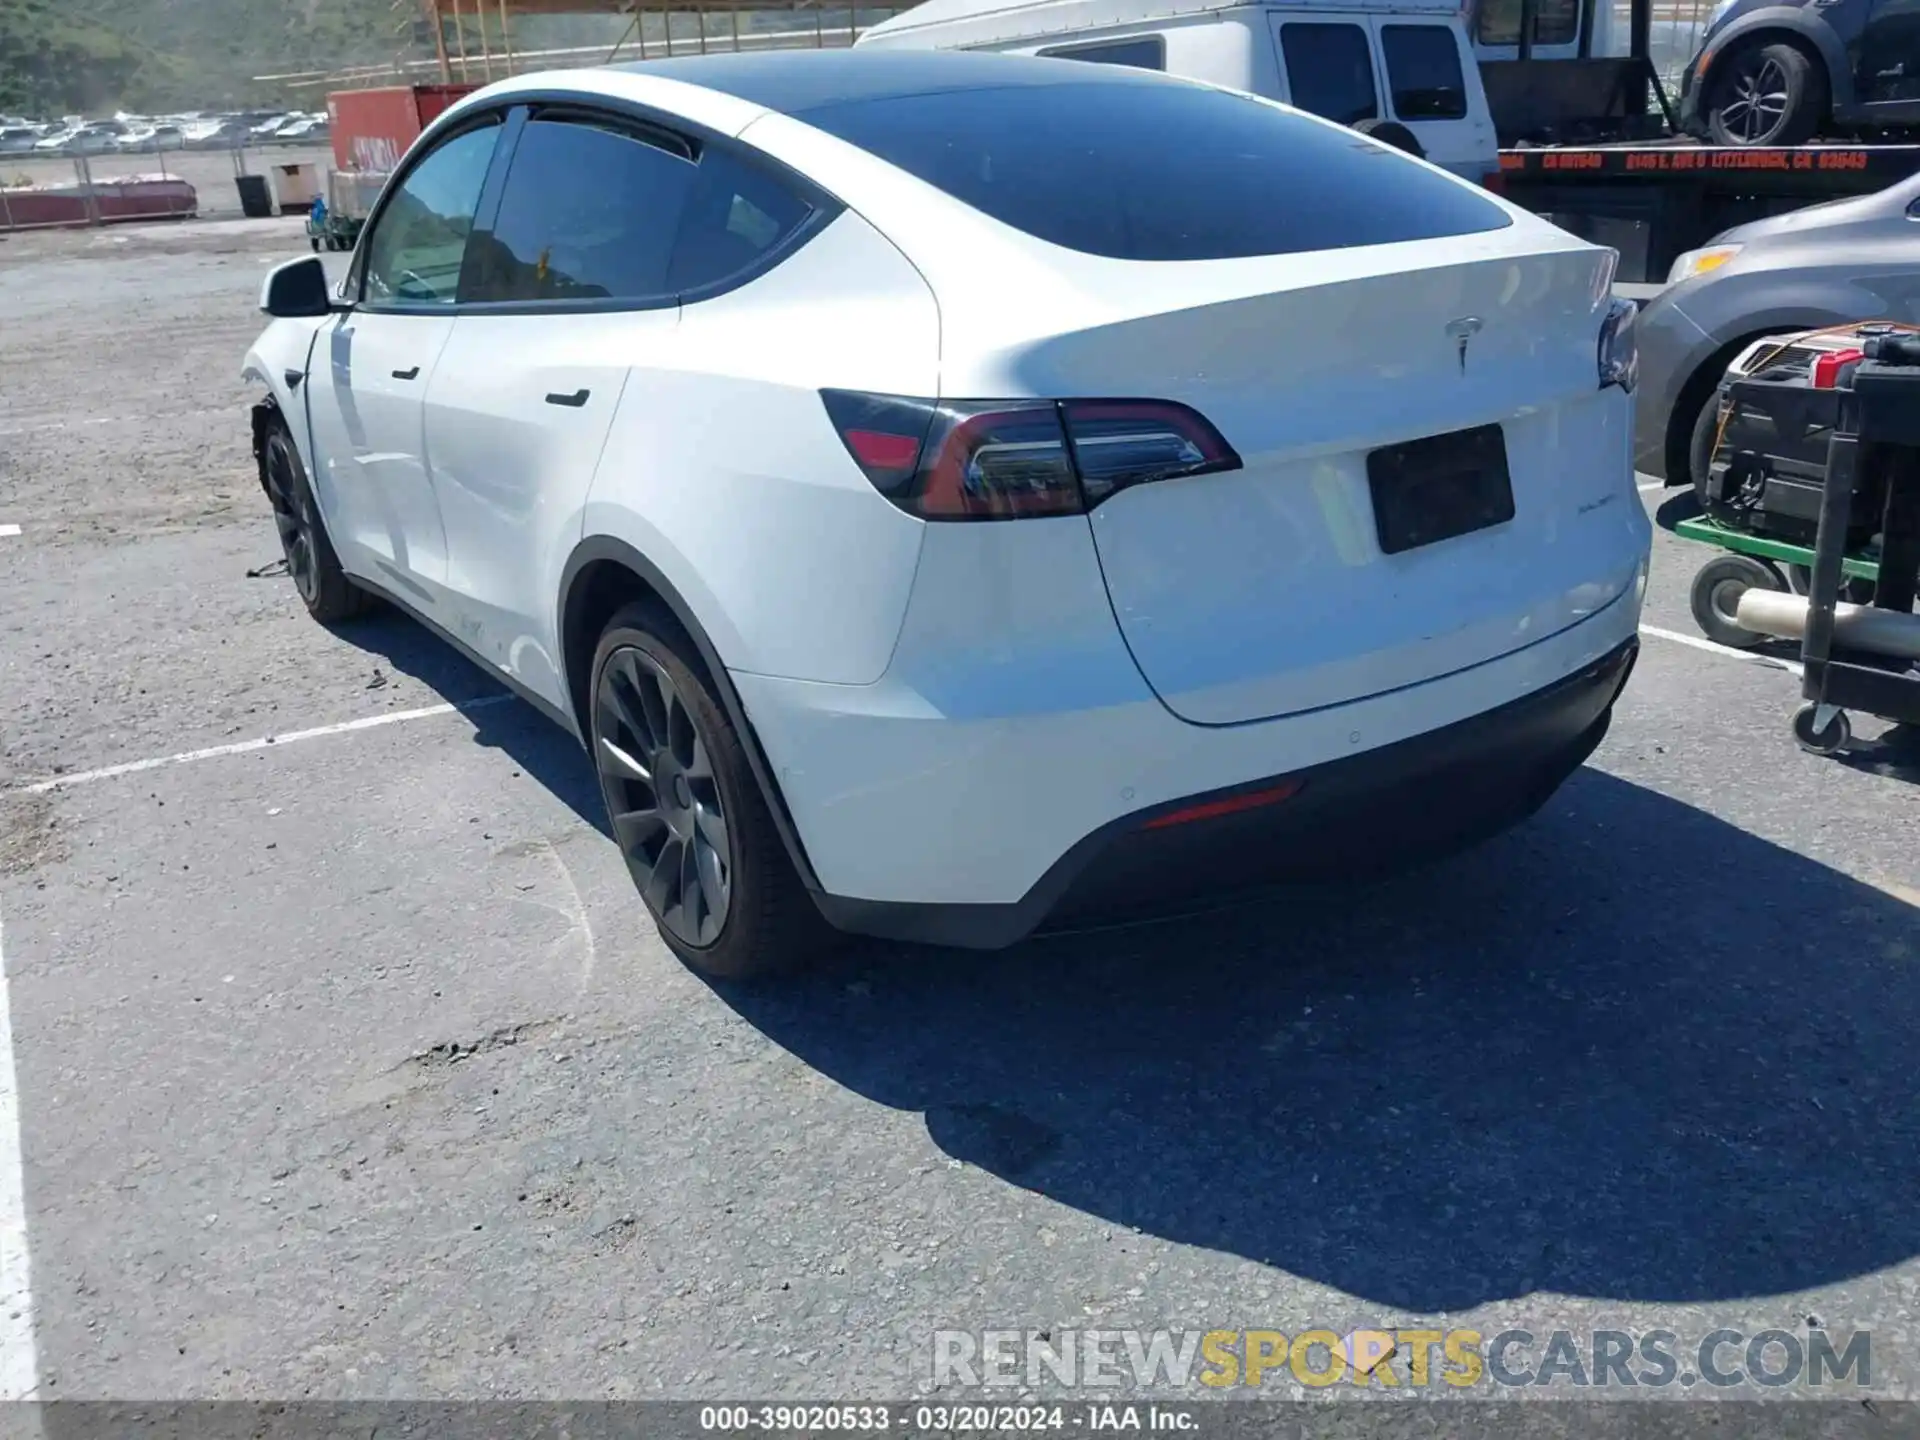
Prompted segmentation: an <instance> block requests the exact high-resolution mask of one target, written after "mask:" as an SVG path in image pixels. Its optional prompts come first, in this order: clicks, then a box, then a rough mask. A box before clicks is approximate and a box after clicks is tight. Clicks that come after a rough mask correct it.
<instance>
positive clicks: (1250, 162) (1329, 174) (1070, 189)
mask: <svg viewBox="0 0 1920 1440" xmlns="http://www.w3.org/2000/svg"><path fill="white" fill-rule="evenodd" d="M1286 28H1287V29H1292V28H1294V27H1293V26H1291V25H1289V26H1287V27H1286ZM1330 28H1340V27H1330ZM1348 28H1353V27H1348ZM1060 69H1061V70H1062V72H1067V71H1069V70H1070V69H1071V71H1072V78H1070V79H1068V80H1066V81H1062V82H1060V83H1054V84H1045V85H1040V84H1030V85H1019V86H1007V87H1005V88H1000V89H972V90H963V89H953V90H943V91H930V92H927V93H925V94H919V95H900V96H887V97H883V98H875V99H871V100H854V101H839V102H833V103H829V104H825V105H820V106H815V107H813V108H809V109H800V110H798V111H796V112H795V113H796V115H797V118H798V119H800V120H802V121H804V122H805V123H806V124H808V125H811V126H813V127H814V128H815V129H818V130H823V131H825V132H827V133H828V134H830V135H834V136H836V137H838V138H839V139H841V140H845V141H847V142H848V143H849V144H852V145H857V146H859V147H860V148H861V149H862V150H865V151H867V152H868V153H870V154H873V155H877V156H878V157H879V158H880V159H882V160H885V161H887V162H888V163H889V164H891V165H893V166H895V167H896V168H898V169H900V170H903V171H905V172H907V173H908V174H910V175H913V176H915V177H917V178H918V179H920V180H923V181H925V182H926V183H927V184H929V185H932V186H934V187H935V188H937V189H939V190H942V191H945V192H946V193H947V194H948V195H950V196H952V197H953V198H954V199H956V200H959V201H961V202H962V203H963V204H966V205H969V206H971V207H973V208H974V209H975V210H978V211H980V212H981V213H983V214H985V215H988V216H991V217H992V218H993V219H995V220H998V221H1000V222H1001V223H1002V224H1005V225H1010V226H1012V227H1013V228H1015V229H1016V230H1020V231H1023V232H1025V233H1026V234H1028V235H1031V236H1033V237H1035V238H1036V239H1040V240H1044V241H1048V242H1050V243H1051V244H1055V245H1062V246H1065V247H1067V248H1068V249H1072V250H1078V251H1081V252H1082V253H1085V254H1089V255H1103V256H1110V257H1113V258H1116V259H1122V260H1224V259H1231V258H1234V257H1236V256H1247V255H1292V254H1298V253H1301V252H1305V251H1314V250H1341V249H1346V248H1349V247H1351V246H1359V245H1384V244H1391V243H1393V242H1396V241H1405V240H1430V239H1434V238H1437V237H1439V236H1446V235H1468V234H1474V233H1476V232H1479V231H1483V230H1498V229H1501V228H1503V227H1505V226H1507V225H1509V224H1511V223H1512V222H1511V220H1509V218H1508V217H1507V214H1506V212H1505V211H1504V210H1502V209H1501V208H1500V207H1499V206H1498V205H1497V204H1495V203H1494V202H1493V201H1492V200H1490V199H1488V198H1487V197H1486V196H1485V195H1484V194H1483V193H1482V192H1481V191H1480V190H1478V189H1477V188H1476V187H1474V186H1471V185H1467V184H1464V183H1462V182H1460V181H1457V180H1455V179H1453V178H1451V177H1449V176H1446V175H1439V174H1436V173H1434V172H1433V171H1432V170H1430V169H1428V168H1427V167H1426V166H1424V165H1421V164H1419V163H1418V162H1416V161H1414V160H1412V159H1410V158H1408V157H1407V156H1405V155H1402V154H1399V153H1398V152H1396V151H1393V150H1391V149H1387V148H1385V147H1382V146H1379V145H1375V144H1373V143H1372V142H1370V141H1368V140H1366V139H1365V138H1363V137H1361V136H1358V135H1355V134H1353V133H1352V132H1350V131H1347V130H1342V129H1339V128H1336V127H1335V126H1332V125H1327V124H1324V123H1322V122H1321V121H1318V120H1314V119H1311V118H1309V117H1308V116H1305V115H1297V114H1294V113H1292V112H1291V111H1288V110H1286V109H1283V108H1282V107H1280V106H1278V105H1271V104H1268V103H1267V102H1266V101H1264V100H1258V99H1255V98H1253V97H1252V96H1248V95H1239V94H1235V93H1234V92H1232V91H1228V90H1216V89H1213V88H1211V87H1209V86H1201V85H1190V84H1187V83H1185V82H1183V81H1176V80H1167V79H1164V78H1161V77H1159V76H1152V75H1142V74H1139V73H1137V72H1134V71H1127V70H1120V69H1115V68H1109V67H1106V66H1095V65H1086V66H1078V67H1067V66H1062V67H1060ZM1082 77H1084V78H1082Z"/></svg>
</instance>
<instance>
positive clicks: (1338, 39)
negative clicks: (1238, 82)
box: [1280, 24, 1380, 125]
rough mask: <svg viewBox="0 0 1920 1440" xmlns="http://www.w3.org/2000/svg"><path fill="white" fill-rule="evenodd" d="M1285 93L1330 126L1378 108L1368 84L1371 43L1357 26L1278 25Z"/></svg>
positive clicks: (1363, 117)
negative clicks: (1328, 121)
mask: <svg viewBox="0 0 1920 1440" xmlns="http://www.w3.org/2000/svg"><path fill="white" fill-rule="evenodd" d="M1280 49H1281V51H1282V53H1283V54H1284V55H1285V56H1286V60H1287V92H1288V94H1289V95H1291V96H1292V100H1293V104H1294V105H1295V107H1296V108H1298V109H1301V110H1305V111H1306V112H1307V113H1309V114H1311V115H1319V116H1322V117H1324V118H1325V119H1328V120H1331V121H1333V122H1334V124H1336V125H1353V124H1356V123H1358V122H1359V121H1361V120H1371V119H1373V118H1374V117H1375V116H1377V115H1378V114H1379V113H1380V100H1379V96H1378V95H1377V94H1376V93H1375V91H1374V87H1373V47H1372V46H1371V45H1369V44H1368V43H1367V32H1366V31H1365V30H1363V29H1361V28H1360V27H1359V26H1358V25H1292V24H1290V25H1282V26H1281V27H1280Z"/></svg>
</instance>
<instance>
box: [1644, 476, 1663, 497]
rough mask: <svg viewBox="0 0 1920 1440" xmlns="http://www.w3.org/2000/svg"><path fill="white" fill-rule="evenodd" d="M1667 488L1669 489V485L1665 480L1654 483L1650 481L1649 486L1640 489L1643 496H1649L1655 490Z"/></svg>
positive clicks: (1654, 481)
mask: <svg viewBox="0 0 1920 1440" xmlns="http://www.w3.org/2000/svg"><path fill="white" fill-rule="evenodd" d="M1666 488H1667V483H1666V481H1664V480H1652V481H1649V482H1648V483H1647V484H1645V485H1642V486H1640V487H1639V489H1640V493H1641V494H1642V495H1646V494H1649V493H1651V492H1652V491H1655V490H1664V489H1666Z"/></svg>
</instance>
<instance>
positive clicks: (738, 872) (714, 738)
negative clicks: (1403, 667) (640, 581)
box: [587, 605, 835, 980]
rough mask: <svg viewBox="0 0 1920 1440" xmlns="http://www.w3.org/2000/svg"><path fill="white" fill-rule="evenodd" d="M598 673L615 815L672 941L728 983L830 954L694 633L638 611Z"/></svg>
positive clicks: (599, 747) (596, 705)
mask: <svg viewBox="0 0 1920 1440" xmlns="http://www.w3.org/2000/svg"><path fill="white" fill-rule="evenodd" d="M592 674H593V680H592V689H591V691H590V692H589V697H590V698H589V707H590V708H589V714H588V716H587V722H588V739H589V743H590V745H591V746H592V751H593V762H594V769H595V770H596V771H597V772H598V774H599V777H600V794H601V798H602V799H603V800H604V801H605V803H606V807H607V821H608V824H609V826H610V827H611V829H612V831H613V835H614V840H615V843H616V844H618V845H619V846H620V853H621V854H622V856H624V857H625V859H626V862H627V869H628V871H629V872H630V873H631V874H632V876H633V882H634V885H635V887H636V888H638V890H639V891H640V898H641V901H642V902H643V903H644V904H645V905H646V907H647V913H648V914H649V915H651V916H652V917H653V922H654V924H655V926H657V927H658V929H659V931H660V938H661V939H662V940H663V941H665V942H666V945H667V948H668V949H669V950H671V951H673V953H674V954H675V955H677V956H679V957H680V960H681V962H682V963H683V964H685V965H686V966H687V967H688V968H689V969H691V970H693V971H695V972H697V973H698V974H701V975H704V976H708V977H710V978H713V979H720V980H750V979H756V978H759V977H762V976H766V975H773V974H778V973H781V972H784V971H787V970H791V969H793V968H795V967H797V966H799V965H801V964H803V963H804V962H805V961H807V960H809V959H811V958H813V956H815V955H816V954H818V953H820V952H821V951H822V950H824V949H826V948H827V947H828V945H829V944H830V943H831V942H832V939H833V937H834V934H835V932H834V931H833V930H832V929H831V927H829V926H828V925H827V923H826V921H825V920H824V919H822V918H821V915H820V911H819V907H818V906H816V905H815V904H814V903H813V899H812V897H811V896H809V895H808V894H807V891H806V887H805V886H803V885H802V884H801V883H800V877H799V875H798V874H797V873H796V872H795V870H794V867H793V861H792V860H791V859H789V858H788V855H787V851H786V847H785V845H784V844H783V843H782V842H781V839H780V833H779V830H778V829H777V828H776V826H775V824H774V820H773V814H772V812H771V811H770V810H769V809H768V806H767V800H766V796H765V795H764V794H762V792H761V790H760V786H759V782H758V781H756V780H755V779H754V776H753V771H752V769H751V767H750V766H749V765H748V763H747V757H746V751H745V748H744V747H743V746H742V744H741V740H740V736H739V734H738V733H737V732H736V731H735V730H734V728H733V724H732V722H731V721H730V720H729V719H728V718H727V713H726V711H725V710H724V709H723V708H722V707H721V706H720V705H719V703H718V702H717V701H716V700H715V699H714V695H713V689H712V686H711V685H710V683H709V682H708V680H707V677H706V675H705V672H704V667H703V666H702V665H701V662H700V659H699V654H698V652H697V651H696V650H695V649H694V647H693V645H692V643H691V641H689V640H688V638H687V637H686V635H685V634H684V632H682V631H681V629H680V627H679V626H678V625H676V624H675V623H673V621H672V620H671V619H670V618H668V617H667V616H666V614H665V613H664V612H662V611H661V610H660V609H658V608H657V607H655V606H650V605H630V606H628V607H627V608H626V609H624V610H622V611H620V612H619V613H618V614H617V615H615V616H614V617H613V619H612V621H611V622H610V623H609V624H608V626H607V629H606V631H605V633H604V634H602V635H601V637H600V644H599V647H598V648H597V649H596V650H595V651H594V656H593V672H592Z"/></svg>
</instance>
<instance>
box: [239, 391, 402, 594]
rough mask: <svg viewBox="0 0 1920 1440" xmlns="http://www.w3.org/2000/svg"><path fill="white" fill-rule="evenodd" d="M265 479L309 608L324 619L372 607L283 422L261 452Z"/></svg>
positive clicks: (291, 574) (291, 569) (297, 586)
mask: <svg viewBox="0 0 1920 1440" xmlns="http://www.w3.org/2000/svg"><path fill="white" fill-rule="evenodd" d="M261 480H262V482H263V483H264V484H265V486H266V490H267V503H268V504H269V505H271V506H272V507H273V523H274V526H275V528H277V529H278V530H279V532H280V549H281V552H282V553H283V554H284V555H285V556H286V557H287V575H288V578H290V579H291V580H292V581H293V588H294V591H295V593H297V594H298V595H299V596H300V602H301V603H302V604H303V605H305V606H306V607H307V613H308V614H309V615H311V616H312V617H313V618H314V619H316V620H318V621H319V622H320V623H321V624H323V625H331V624H334V623H335V622H337V621H341V620H352V619H354V618H355V617H356V616H360V615H364V614H366V613H367V611H368V610H370V609H372V608H373V605H374V598H373V596H371V595H369V594H368V593H367V592H366V591H365V590H362V589H361V588H360V587H359V586H358V585H356V584H354V583H353V581H351V580H349V579H348V578H347V572H346V571H345V570H343V569H341V568H340V557H339V556H338V555H336V554H335V553H334V549H333V541H332V540H330V539H329V538H328V537H327V525H326V521H325V519H324V518H323V517H322V516H321V514H320V506H319V503H318V502H317V501H316V500H315V499H314V498H313V487H312V485H310V484H308V483H307V467H306V466H305V465H304V464H302V463H301V460H300V450H299V447H297V446H296V445H295V444H294V443H293V436H292V434H291V433H289V432H288V430H287V427H286V425H285V423H284V422H280V423H276V424H275V425H274V426H273V428H272V429H271V430H270V431H268V433H267V438H266V445H265V448H264V450H263V451H262V455H261Z"/></svg>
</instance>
